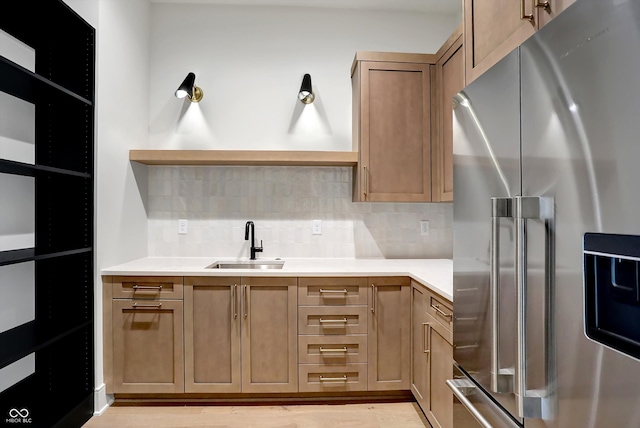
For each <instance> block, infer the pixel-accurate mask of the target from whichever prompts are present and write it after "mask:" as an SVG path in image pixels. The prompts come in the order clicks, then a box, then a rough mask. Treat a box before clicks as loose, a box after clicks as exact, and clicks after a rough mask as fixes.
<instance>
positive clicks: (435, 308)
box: [431, 304, 453, 319]
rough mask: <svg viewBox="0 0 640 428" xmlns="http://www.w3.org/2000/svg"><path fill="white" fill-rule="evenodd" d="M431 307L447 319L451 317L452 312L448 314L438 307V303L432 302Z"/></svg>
mask: <svg viewBox="0 0 640 428" xmlns="http://www.w3.org/2000/svg"><path fill="white" fill-rule="evenodd" d="M431 307H432V308H433V309H434V310H435V311H436V312H437V313H439V314H440V315H442V316H443V317H446V318H449V319H451V318H452V317H453V314H448V313H446V312H445V311H443V310H442V309H440V305H436V304H433V305H431Z"/></svg>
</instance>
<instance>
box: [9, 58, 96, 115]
mask: <svg viewBox="0 0 640 428" xmlns="http://www.w3.org/2000/svg"><path fill="white" fill-rule="evenodd" d="M0 76H2V79H0V91H2V92H4V93H7V94H10V95H13V96H14V97H17V98H20V99H22V100H25V101H28V102H30V103H33V104H35V103H36V102H37V101H39V100H40V99H42V96H43V94H42V93H43V92H45V93H47V94H46V95H48V96H56V95H66V96H69V97H72V98H74V99H75V100H77V101H80V102H82V103H84V104H86V105H89V106H91V105H93V103H92V102H91V101H89V100H88V99H86V98H84V97H81V96H80V95H78V94H76V93H75V92H71V91H70V90H68V89H66V88H64V87H62V86H60V85H58V84H57V83H55V82H52V81H51V80H48V79H46V78H44V77H42V76H40V75H38V74H36V73H34V72H32V71H30V70H27V69H26V68H24V67H22V66H20V65H18V64H16V63H15V62H12V61H9V60H8V59H6V58H4V57H2V56H0Z"/></svg>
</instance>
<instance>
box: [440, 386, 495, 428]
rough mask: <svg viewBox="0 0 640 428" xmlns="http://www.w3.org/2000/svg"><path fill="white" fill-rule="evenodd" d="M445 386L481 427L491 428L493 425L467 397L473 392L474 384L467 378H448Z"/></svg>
mask: <svg viewBox="0 0 640 428" xmlns="http://www.w3.org/2000/svg"><path fill="white" fill-rule="evenodd" d="M447 386H448V387H449V389H450V390H451V392H453V395H455V397H456V398H457V399H458V401H460V403H462V405H463V406H464V407H465V408H466V409H467V410H468V411H469V413H471V415H472V416H473V417H474V419H475V420H476V421H478V423H479V424H480V426H481V427H482V428H493V426H492V425H491V424H490V423H489V421H487V420H486V419H485V417H484V416H482V413H480V411H478V409H476V407H475V406H474V405H473V403H472V402H471V401H470V400H469V399H468V398H467V397H468V396H470V395H472V394H474V393H475V390H476V388H477V387H476V386H475V385H474V384H473V382H471V381H470V380H468V379H448V380H447Z"/></svg>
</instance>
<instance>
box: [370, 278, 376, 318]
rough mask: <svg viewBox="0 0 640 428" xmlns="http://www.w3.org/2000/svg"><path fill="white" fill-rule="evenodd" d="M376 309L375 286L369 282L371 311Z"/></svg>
mask: <svg viewBox="0 0 640 428" xmlns="http://www.w3.org/2000/svg"><path fill="white" fill-rule="evenodd" d="M375 311H376V286H375V285H374V284H371V312H375Z"/></svg>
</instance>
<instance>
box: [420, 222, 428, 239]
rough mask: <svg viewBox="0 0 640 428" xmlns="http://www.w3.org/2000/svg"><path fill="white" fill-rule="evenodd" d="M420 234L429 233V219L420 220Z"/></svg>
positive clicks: (425, 234)
mask: <svg viewBox="0 0 640 428" xmlns="http://www.w3.org/2000/svg"><path fill="white" fill-rule="evenodd" d="M420 235H422V236H427V235H429V220H420Z"/></svg>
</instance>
